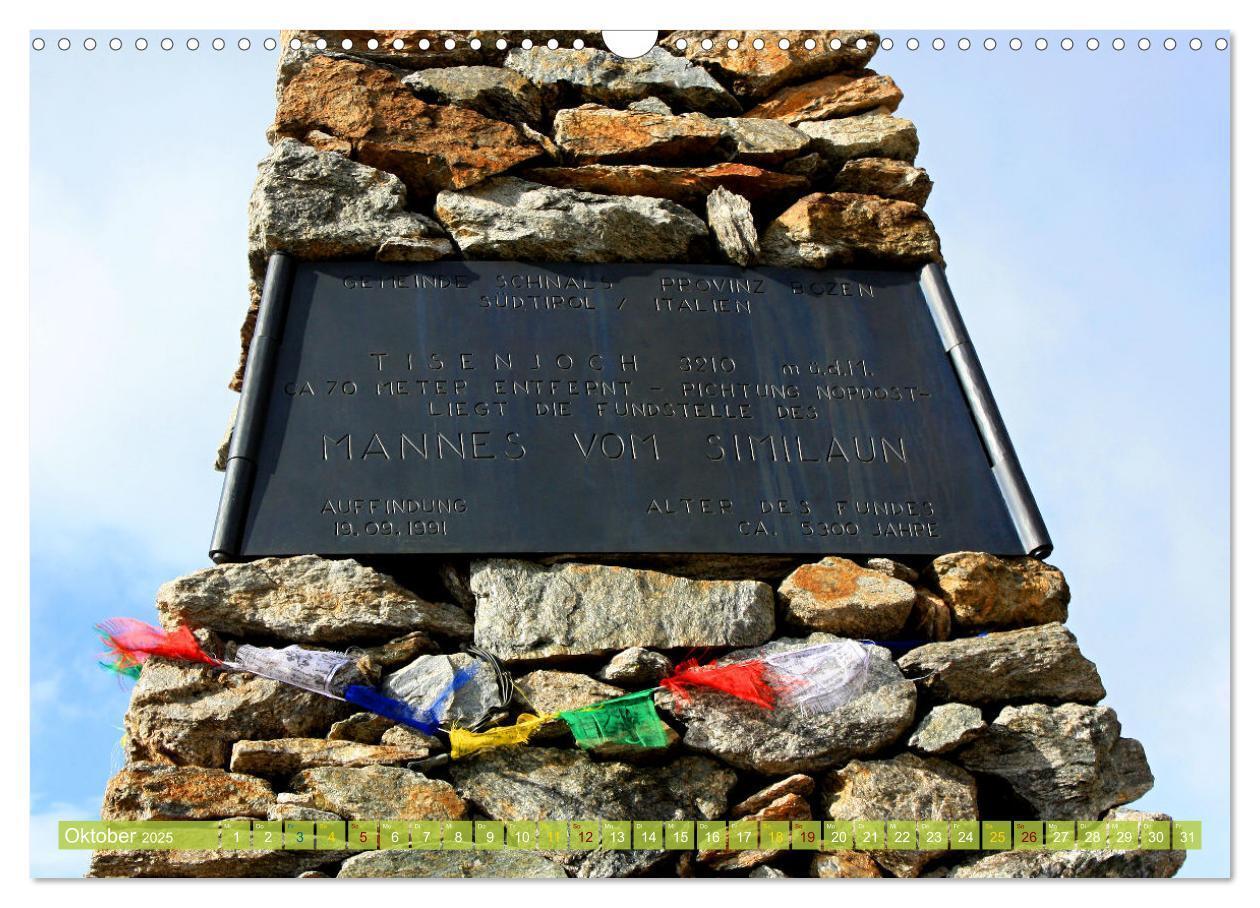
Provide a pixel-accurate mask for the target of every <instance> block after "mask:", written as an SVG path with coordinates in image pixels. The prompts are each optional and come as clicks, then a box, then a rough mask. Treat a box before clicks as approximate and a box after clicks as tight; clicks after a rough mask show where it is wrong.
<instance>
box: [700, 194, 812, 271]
mask: <svg viewBox="0 0 1260 908" xmlns="http://www.w3.org/2000/svg"><path fill="white" fill-rule="evenodd" d="M803 182H804V181H803V180H802V183H803ZM705 212H706V214H707V215H708V218H709V230H710V231H712V233H713V243H714V245H715V246H716V247H717V248H718V250H719V251H720V252H721V253H722V255H723V257H725V258H726V260H727V261H728V262H730V263H731V264H734V265H739V266H740V267H741V268H747V267H748V266H749V265H751V264H753V262H755V261H756V260H757V253H758V251H759V245H758V244H759V240H758V237H757V223H756V221H754V220H753V213H752V205H751V204H749V202H748V199H746V198H744V197H743V196H742V195H737V194H736V193H734V192H728V191H727V190H725V189H722V188H720V187H719V188H718V189H715V190H713V192H711V193H709V198H708V201H707V202H706V203H705Z"/></svg>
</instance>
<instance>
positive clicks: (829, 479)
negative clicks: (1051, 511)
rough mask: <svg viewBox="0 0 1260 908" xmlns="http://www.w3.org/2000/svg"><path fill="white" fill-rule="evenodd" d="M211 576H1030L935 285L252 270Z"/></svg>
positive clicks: (924, 281) (1019, 484)
mask: <svg viewBox="0 0 1260 908" xmlns="http://www.w3.org/2000/svg"><path fill="white" fill-rule="evenodd" d="M212 546H213V548H212V551H211V555H212V557H213V558H214V559H215V560H216V561H224V560H232V559H239V558H253V557H259V556H264V555H292V554H299V553H317V554H325V555H378V554H379V555H384V554H424V553H522V554H528V553H535V554H537V553H556V552H569V553H731V554H739V553H749V554H752V553H762V554H764V553H784V554H787V553H799V554H819V553H845V554H886V555H894V556H895V555H931V554H940V553H944V552H952V551H958V550H963V549H971V550H980V551H987V552H994V553H999V554H1025V553H1032V554H1036V555H1039V556H1044V555H1045V554H1047V553H1048V552H1049V550H1050V540H1049V538H1048V535H1047V533H1046V529H1045V526H1044V525H1043V523H1042V520H1041V517H1040V515H1039V513H1038V511H1037V507H1036V504H1035V503H1034V501H1033V498H1032V495H1031V493H1030V492H1029V490H1028V487H1027V484H1026V483H1025V481H1024V478H1023V474H1022V472H1021V471H1020V469H1019V464H1018V462H1017V460H1016V459H1015V456H1014V452H1013V450H1012V448H1011V445H1010V440H1009V438H1008V437H1007V435H1006V432H1005V430H1004V429H1003V427H1002V421H1001V418H1000V416H999V415H998V411H997V408H996V406H995V405H994V403H993V398H992V395H991V394H990V392H989V388H988V385H987V383H986V382H985V380H984V374H983V372H982V371H981V370H980V367H979V363H978V362H977V361H976V358H975V355H974V351H973V350H972V347H971V344H970V341H969V340H968V339H967V335H966V330H965V328H964V327H963V325H962V321H961V319H960V318H959V316H958V310H957V308H956V306H955V305H954V303H953V299H952V298H951V296H950V294H949V289H948V287H947V285H946V283H945V280H944V276H943V274H942V273H941V271H940V270H939V269H938V268H936V267H935V266H928V267H927V268H925V269H923V271H922V272H882V271H792V270H777V269H754V270H744V269H738V268H733V267H725V266H674V265H652V266H637V265H549V266H538V265H526V264H518V263H511V262H440V263H434V264H427V265H414V264H382V263H379V262H331V263H297V262H295V261H293V260H292V259H290V258H289V257H288V256H285V255H282V254H278V255H276V256H274V257H273V259H272V261H271V265H270V268H269V270H268V275H267V282H266V286H265V287H264V292H263V303H262V309H261V312H260V316H259V323H258V328H257V331H256V333H255V337H254V340H253V344H252V347H251V351H250V358H249V364H248V368H247V371H246V376H245V388H244V393H243V395H242V401H241V409H240V414H239V417H238V421H237V426H236V431H235V433H234V435H233V439H232V446H231V449H230V452H229V463H228V472H227V477H226V481H225V485H224V491H223V499H222V502H221V504H220V509H219V515H218V522H217V525H216V528H215V536H214V542H213V544H212Z"/></svg>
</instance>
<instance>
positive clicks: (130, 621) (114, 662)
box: [96, 618, 222, 678]
mask: <svg viewBox="0 0 1260 908" xmlns="http://www.w3.org/2000/svg"><path fill="white" fill-rule="evenodd" d="M96 632H97V634H99V635H100V638H101V642H102V643H104V644H105V646H106V647H107V648H108V650H109V651H108V652H107V653H106V654H105V658H104V659H102V660H101V662H100V666H101V668H105V669H108V670H110V671H113V672H117V673H118V674H120V675H126V676H127V677H129V678H139V677H140V666H141V665H143V664H144V663H145V661H146V660H147V659H148V658H149V657H150V656H159V657H161V658H164V659H175V660H178V661H182V662H200V663H203V664H205V665H215V666H217V665H222V663H221V662H220V661H219V660H218V659H216V658H214V657H213V656H211V655H209V654H208V653H206V651H205V650H203V649H202V648H201V644H200V643H198V642H197V638H196V637H194V636H193V632H192V631H191V630H189V629H188V628H187V627H186V626H184V625H180V626H179V627H177V628H176V629H175V630H173V631H166V630H163V629H162V628H160V627H154V626H153V625H151V624H145V623H144V622H143V621H138V620H136V619H135V618H107V619H106V620H104V621H102V622H101V623H100V624H98V625H96Z"/></svg>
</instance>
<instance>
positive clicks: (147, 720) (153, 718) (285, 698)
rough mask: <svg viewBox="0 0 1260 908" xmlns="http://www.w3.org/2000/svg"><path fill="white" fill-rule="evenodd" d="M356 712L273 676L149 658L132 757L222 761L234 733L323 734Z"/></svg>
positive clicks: (130, 735) (131, 724)
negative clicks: (272, 677) (263, 676)
mask: <svg viewBox="0 0 1260 908" xmlns="http://www.w3.org/2000/svg"><path fill="white" fill-rule="evenodd" d="M351 712H352V710H351V709H350V708H349V707H348V706H347V705H346V704H344V703H341V702H340V701H337V700H330V699H329V698H327V697H321V696H319V695H318V694H312V693H307V692H306V691H304V690H298V689H297V688H295V687H290V686H289V685H287V684H281V683H280V682H279V681H272V680H271V679H270V678H262V677H259V676H257V675H250V674H245V673H240V672H222V671H219V670H217V669H213V668H210V667H209V666H206V665H191V664H187V663H182V662H178V663H177V662H168V661H166V660H164V659H150V660H149V661H148V662H147V663H145V666H144V671H143V672H142V673H141V675H140V680H139V681H138V682H137V683H136V686H135V689H134V690H133V691H132V694H131V706H130V708H129V709H128V711H127V717H126V720H125V726H126V731H127V742H126V751H127V757H128V759H129V760H131V761H133V762H138V761H149V762H159V763H168V764H174V765H193V766H205V767H220V768H221V767H225V766H227V764H228V757H229V755H230V753H231V747H232V742H233V741H239V740H242V739H250V738H282V737H290V736H295V737H307V736H310V735H322V734H324V733H325V732H327V731H328V728H329V726H330V725H332V723H333V722H336V721H337V720H339V719H343V718H346V717H347V716H348V715H350V713H351Z"/></svg>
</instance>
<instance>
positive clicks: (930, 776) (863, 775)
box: [822, 753, 980, 877]
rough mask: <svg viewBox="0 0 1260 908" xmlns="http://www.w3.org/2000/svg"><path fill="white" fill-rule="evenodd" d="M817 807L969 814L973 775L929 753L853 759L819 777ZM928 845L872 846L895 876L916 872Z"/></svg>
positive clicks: (929, 856)
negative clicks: (820, 786)
mask: <svg viewBox="0 0 1260 908" xmlns="http://www.w3.org/2000/svg"><path fill="white" fill-rule="evenodd" d="M822 784H823V795H822V797H823V810H824V811H825V812H826V815H827V816H828V817H829V818H831V819H833V820H938V821H939V820H975V819H979V816H980V812H979V811H980V808H979V805H978V803H977V801H976V781H975V779H973V778H972V777H971V776H970V775H969V774H968V773H966V772H965V771H963V770H961V769H959V768H958V767H957V766H954V765H953V764H952V763H947V762H945V761H944V760H939V759H936V758H934V757H919V756H916V755H915V754H909V753H902V754H898V755H897V756H895V757H892V758H891V759H888V760H866V761H864V760H854V761H853V762H851V763H849V764H848V765H847V766H845V767H844V768H843V769H839V770H836V771H834V772H831V773H828V774H827V775H826V776H825V777H824V778H823V780H822ZM942 854H944V851H943V850H934V851H896V850H891V849H890V850H887V851H875V852H872V853H871V857H873V858H874V859H875V860H876V861H877V862H878V863H879V864H880V865H881V866H882V867H884V868H885V869H887V870H889V871H890V872H892V873H894V874H896V875H897V876H900V877H910V876H918V875H919V871H920V870H922V869H923V867H924V865H925V864H927V863H928V862H930V861H932V860H934V859H935V858H937V857H940V856H941V855H942Z"/></svg>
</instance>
